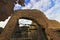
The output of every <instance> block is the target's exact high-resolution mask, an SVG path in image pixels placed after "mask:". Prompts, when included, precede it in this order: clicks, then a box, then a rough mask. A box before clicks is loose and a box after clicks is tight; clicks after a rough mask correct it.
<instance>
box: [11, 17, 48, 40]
mask: <svg viewBox="0 0 60 40" xmlns="http://www.w3.org/2000/svg"><path fill="white" fill-rule="evenodd" d="M20 19H25V21H26V22H27V23H26V22H25V23H24V22H23V20H22V21H20V22H21V23H19V22H18V21H19V20H18V21H17V25H16V26H17V27H16V29H15V31H14V33H13V36H12V38H16V39H18V38H20V39H21V40H47V37H46V34H45V30H44V29H43V28H42V25H39V24H38V23H37V21H35V20H33V19H31V18H25V17H21V18H20ZM27 20H29V21H30V22H29V21H27ZM22 22H23V23H22ZM28 22H29V23H30V24H29V23H28Z"/></svg>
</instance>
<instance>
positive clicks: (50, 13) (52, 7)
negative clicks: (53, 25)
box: [0, 0, 60, 27]
mask: <svg viewBox="0 0 60 40" xmlns="http://www.w3.org/2000/svg"><path fill="white" fill-rule="evenodd" d="M21 9H37V10H40V11H42V12H43V13H44V14H45V15H46V17H47V18H48V19H51V20H57V21H58V22H60V0H25V6H24V7H22V6H21V5H19V4H16V5H15V7H14V10H21ZM6 23H7V20H6V21H4V22H0V27H4V26H5V25H6Z"/></svg>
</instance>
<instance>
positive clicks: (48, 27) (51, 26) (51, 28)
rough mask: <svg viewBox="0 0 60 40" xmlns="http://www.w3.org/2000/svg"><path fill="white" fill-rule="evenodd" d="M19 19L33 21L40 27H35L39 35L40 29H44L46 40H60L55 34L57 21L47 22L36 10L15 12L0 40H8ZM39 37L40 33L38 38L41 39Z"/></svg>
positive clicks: (58, 25)
mask: <svg viewBox="0 0 60 40" xmlns="http://www.w3.org/2000/svg"><path fill="white" fill-rule="evenodd" d="M21 18H25V19H31V20H33V21H35V22H36V23H37V24H38V25H41V26H37V28H38V32H39V33H41V29H42V28H43V29H45V32H46V35H47V37H48V40H60V37H59V36H58V34H57V32H55V31H56V30H60V23H58V22H57V21H52V20H48V19H47V18H46V16H45V15H44V14H43V13H42V12H41V11H38V10H20V11H16V12H15V14H14V15H12V17H11V19H10V20H9V22H8V23H7V25H6V26H5V28H4V31H3V32H2V33H1V35H0V39H1V40H9V39H10V37H11V35H12V33H13V32H14V29H15V28H16V24H17V20H18V19H21ZM41 36H42V33H41V34H39V37H38V38H41ZM42 38H43V37H42ZM38 40H42V39H38ZM43 40H44V38H43Z"/></svg>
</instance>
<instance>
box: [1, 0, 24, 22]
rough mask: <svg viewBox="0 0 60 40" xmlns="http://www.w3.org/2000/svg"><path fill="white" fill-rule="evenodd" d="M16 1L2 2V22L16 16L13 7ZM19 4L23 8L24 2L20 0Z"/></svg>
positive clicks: (2, 0) (4, 0)
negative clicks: (13, 15)
mask: <svg viewBox="0 0 60 40" xmlns="http://www.w3.org/2000/svg"><path fill="white" fill-rule="evenodd" d="M15 2H16V0H0V21H4V20H6V19H7V18H8V16H11V15H12V14H14V13H13V12H14V11H13V6H14V3H15ZM19 3H20V4H21V5H22V6H23V5H24V0H19Z"/></svg>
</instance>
